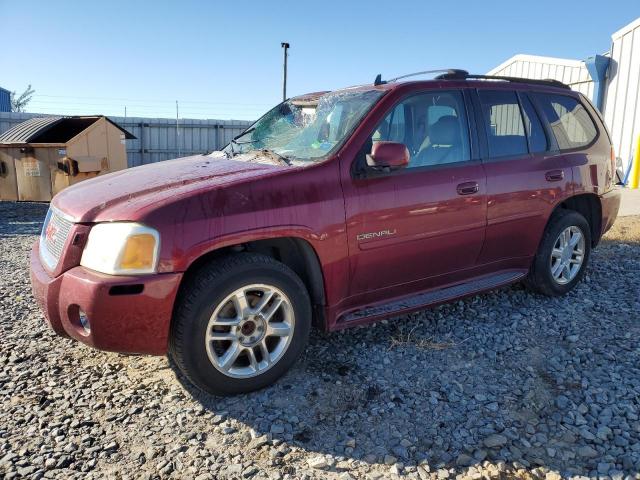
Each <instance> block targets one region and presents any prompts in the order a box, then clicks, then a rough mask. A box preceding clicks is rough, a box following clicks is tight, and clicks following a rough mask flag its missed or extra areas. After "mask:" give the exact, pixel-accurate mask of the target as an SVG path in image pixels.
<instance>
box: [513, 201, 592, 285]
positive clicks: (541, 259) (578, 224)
mask: <svg viewBox="0 0 640 480" xmlns="http://www.w3.org/2000/svg"><path fill="white" fill-rule="evenodd" d="M567 229H570V233H569V235H571V239H574V238H576V237H573V235H575V233H576V232H577V231H579V232H580V234H581V235H582V239H583V242H582V248H581V249H580V248H578V249H576V248H574V249H573V251H572V252H570V253H571V255H569V254H567V255H566V256H564V257H562V256H559V252H560V251H562V249H560V248H558V249H555V250H554V248H555V247H558V246H559V245H560V244H559V243H557V242H560V241H561V239H560V238H559V237H560V234H561V233H563V232H566V231H567ZM578 246H580V242H579V244H578ZM577 251H582V255H581V256H582V260H581V263H580V265H579V269H577V270H576V271H575V272H571V273H572V274H568V272H567V270H566V269H565V268H560V270H561V272H560V275H561V277H559V278H555V277H554V273H553V271H556V272H557V270H556V269H554V268H553V267H554V265H557V262H558V261H560V262H561V263H562V262H563V261H564V259H570V260H569V261H570V262H574V261H575V262H577V260H578V257H579V256H580V255H577V254H576V253H575V252H577ZM552 252H553V253H554V255H555V256H554V258H552ZM590 255H591V228H590V227H589V223H588V222H587V220H586V219H585V218H584V217H583V216H582V215H581V214H579V213H578V212H576V211H573V210H560V211H558V212H556V213H554V214H553V216H552V217H551V219H550V220H549V223H548V224H547V227H546V229H545V231H544V234H543V237H542V241H541V242H540V246H539V247H538V252H537V253H536V256H535V258H534V260H533V263H532V265H531V268H530V270H529V275H528V276H527V279H526V281H525V284H526V285H527V287H528V288H530V289H531V290H534V291H536V292H538V293H542V294H543V295H548V296H552V297H557V296H560V295H564V294H566V293H567V292H569V291H571V290H573V288H574V287H575V286H576V285H577V284H578V282H580V280H582V278H583V277H584V274H585V271H586V269H587V265H588V263H589V257H590ZM573 268H574V267H573V263H569V269H570V270H571V269H573Z"/></svg>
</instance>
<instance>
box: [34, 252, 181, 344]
mask: <svg viewBox="0 0 640 480" xmlns="http://www.w3.org/2000/svg"><path fill="white" fill-rule="evenodd" d="M181 279H182V274H181V273H167V274H156V275H145V276H135V277H122V276H111V275H104V274H100V273H97V272H94V271H91V270H88V269H86V268H84V267H74V268H72V269H70V270H67V271H66V272H64V273H63V274H62V275H60V276H58V277H55V278H52V277H50V276H49V274H48V273H47V271H46V270H45V269H44V267H43V266H42V264H41V263H40V256H39V253H38V242H36V244H35V245H34V246H33V249H32V251H31V285H32V288H33V295H34V297H35V299H36V301H37V302H38V304H39V306H40V308H42V310H43V312H44V315H45V317H46V319H47V323H48V324H49V326H50V327H51V328H52V329H53V330H54V331H55V332H56V333H57V334H58V335H61V336H64V337H70V338H73V339H75V340H78V341H79V342H82V343H84V344H86V345H89V346H91V347H94V348H98V349H100V350H109V351H114V352H121V353H146V354H151V355H164V354H165V353H166V351H167V343H168V338H169V326H170V324H171V315H172V312H173V305H174V302H175V298H176V295H177V292H178V287H179V285H180V280H181ZM134 285H135V286H136V287H135V288H136V289H137V290H136V291H140V290H141V291H140V293H133V294H131V293H129V294H117V292H114V291H113V290H112V287H115V286H129V287H131V286H134ZM140 286H141V288H140ZM116 290H117V289H116ZM80 311H83V312H85V314H86V315H87V317H88V319H89V324H90V331H89V332H87V331H85V329H84V328H83V327H82V325H81V323H80V315H79V312H80Z"/></svg>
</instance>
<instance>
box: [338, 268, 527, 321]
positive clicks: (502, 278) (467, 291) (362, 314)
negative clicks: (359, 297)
mask: <svg viewBox="0 0 640 480" xmlns="http://www.w3.org/2000/svg"><path fill="white" fill-rule="evenodd" d="M525 275H526V272H522V271H514V270H510V271H508V272H502V273H497V274H494V275H489V276H486V275H485V276H483V277H481V278H476V279H473V280H470V281H468V282H465V283H459V284H457V285H453V286H451V287H445V288H440V289H438V290H430V291H428V292H424V293H419V294H417V295H414V296H412V297H405V298H403V299H401V300H394V301H392V302H390V303H384V304H382V305H373V306H369V307H365V308H362V309H360V310H356V311H355V312H351V313H348V314H347V315H344V316H343V317H342V318H340V320H339V321H338V322H339V323H350V322H356V321H358V320H364V319H365V318H370V317H389V316H393V315H397V314H399V313H403V312H406V311H411V310H420V309H422V308H425V307H428V306H429V305H434V304H437V303H444V302H447V301H449V300H453V299H455V298H459V297H463V296H467V295H473V294H474V293H478V292H483V291H486V290H491V289H493V288H496V287H500V286H503V285H507V284H510V283H513V282H515V281H517V280H519V279H521V278H523V277H524V276H525Z"/></svg>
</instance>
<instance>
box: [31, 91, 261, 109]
mask: <svg viewBox="0 0 640 480" xmlns="http://www.w3.org/2000/svg"><path fill="white" fill-rule="evenodd" d="M38 97H46V98H70V99H84V100H117V101H124V102H148V103H173V100H160V99H144V98H121V97H99V96H96V97H85V96H78V95H45V94H40V93H38V94H34V96H33V99H34V100H35V99H36V98H38ZM180 103H196V104H208V105H248V106H273V103H251V102H212V101H208V100H180Z"/></svg>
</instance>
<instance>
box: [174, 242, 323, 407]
mask: <svg viewBox="0 0 640 480" xmlns="http://www.w3.org/2000/svg"><path fill="white" fill-rule="evenodd" d="M310 327H311V306H310V301H309V296H308V293H307V290H306V288H305V286H304V284H303V283H302V281H301V280H300V278H299V277H298V276H297V275H296V274H295V273H294V272H293V271H292V270H291V269H289V268H288V267H287V266H286V265H284V264H282V263H280V262H277V261H276V260H274V259H272V258H271V257H267V256H264V255H258V254H249V253H242V254H236V255H232V256H229V257H225V258H222V259H220V260H217V261H215V262H213V263H211V264H210V265H208V266H206V267H204V268H203V269H201V270H200V271H199V272H198V273H197V274H196V275H195V276H194V277H193V278H191V279H190V280H189V281H188V283H187V284H186V285H185V287H184V288H183V290H182V292H181V297H180V300H179V304H178V307H177V309H176V315H175V318H174V321H173V324H172V330H171V339H170V355H171V357H172V359H173V360H174V363H175V364H176V365H177V366H178V368H179V369H180V370H181V371H182V373H183V374H184V375H185V376H186V377H187V378H188V379H189V380H190V381H191V382H192V383H193V384H195V385H196V386H197V387H199V388H201V389H202V390H205V391H207V392H209V393H212V394H217V395H232V394H237V393H244V392H249V391H252V390H257V389H259V388H262V387H265V386H267V385H269V384H271V383H273V382H274V381H275V380H277V379H278V378H279V377H280V376H281V375H283V374H284V373H285V372H286V371H287V370H288V369H289V368H290V367H291V365H292V364H293V363H294V362H295V360H296V359H297V358H298V357H299V355H300V353H301V352H302V350H303V348H304V346H305V344H306V342H307V339H308V336H309V330H310Z"/></svg>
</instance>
